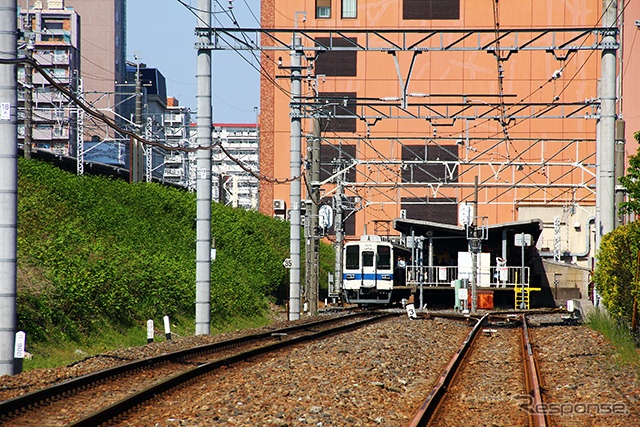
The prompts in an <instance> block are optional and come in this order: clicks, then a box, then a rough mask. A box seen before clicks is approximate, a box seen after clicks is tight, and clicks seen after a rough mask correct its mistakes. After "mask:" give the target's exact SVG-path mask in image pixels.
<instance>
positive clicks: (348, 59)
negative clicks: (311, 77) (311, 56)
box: [315, 37, 358, 77]
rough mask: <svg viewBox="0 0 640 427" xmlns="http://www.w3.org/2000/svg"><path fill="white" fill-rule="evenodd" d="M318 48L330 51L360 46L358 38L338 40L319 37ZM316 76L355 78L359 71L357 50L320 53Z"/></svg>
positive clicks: (317, 60) (316, 65)
mask: <svg viewBox="0 0 640 427" xmlns="http://www.w3.org/2000/svg"><path fill="white" fill-rule="evenodd" d="M315 41H316V46H319V47H323V48H327V49H329V48H330V47H331V46H333V47H351V48H355V47H357V46H358V40H357V39H356V38H346V37H345V38H338V37H335V38H333V39H330V38H329V37H318V38H317V39H316V40H315ZM315 67H316V74H324V75H325V76H341V77H355V76H356V74H357V70H358V52H357V51H355V50H352V51H345V50H327V51H325V52H323V51H320V52H319V53H318V58H317V59H316V64H315Z"/></svg>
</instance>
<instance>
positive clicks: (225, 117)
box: [127, 0, 260, 123]
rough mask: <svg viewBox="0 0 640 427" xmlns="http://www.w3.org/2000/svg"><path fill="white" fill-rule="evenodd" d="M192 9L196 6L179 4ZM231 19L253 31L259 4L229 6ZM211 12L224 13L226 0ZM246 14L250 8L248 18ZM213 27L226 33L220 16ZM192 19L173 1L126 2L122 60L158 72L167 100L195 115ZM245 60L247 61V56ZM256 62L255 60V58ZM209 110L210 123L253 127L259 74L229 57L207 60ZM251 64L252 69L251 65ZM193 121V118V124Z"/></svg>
mask: <svg viewBox="0 0 640 427" xmlns="http://www.w3.org/2000/svg"><path fill="white" fill-rule="evenodd" d="M183 2H184V3H185V4H187V5H190V6H193V7H196V6H197V3H198V2H197V0H183ZM232 3H233V9H232V10H233V13H234V15H235V16H236V18H237V21H238V24H239V25H240V26H241V27H243V28H256V27H258V22H257V21H256V18H257V19H260V1H259V0H233V2H232ZM212 4H213V6H212V7H213V8H214V9H215V11H218V12H220V11H221V10H222V7H224V8H225V10H226V11H227V12H228V9H227V7H228V5H229V0H212ZM249 8H251V12H253V15H255V18H254V16H253V15H252V14H251V12H250V10H249ZM215 17H216V19H217V21H218V24H217V25H218V26H220V27H232V26H233V24H232V23H231V21H230V19H229V17H228V15H227V14H226V13H217V14H216V15H215ZM195 24H196V17H195V15H194V14H193V13H191V12H190V11H189V10H188V9H187V8H186V7H185V6H183V5H182V4H180V2H178V0H128V1H127V60H129V61H134V52H138V54H139V57H140V62H143V63H145V64H147V66H148V67H154V68H158V69H159V70H160V72H161V73H162V74H163V75H164V77H165V78H166V80H167V96H173V97H176V98H178V100H179V101H180V105H183V106H186V107H189V108H191V110H192V111H194V112H195V110H196V77H195V76H196V50H195V49H194V47H193V46H194V43H195V35H194V28H195ZM248 56H249V57H250V58H252V57H251V55H248ZM258 57H259V56H258ZM212 63H213V66H212V75H213V80H212V92H213V93H212V104H213V121H214V122H215V123H255V120H256V113H255V110H254V107H258V106H259V100H260V87H259V74H258V72H257V71H256V70H255V69H254V68H252V67H251V65H250V64H248V63H247V61H245V60H243V59H242V58H240V56H239V55H238V54H237V53H235V52H233V51H231V52H223V51H214V52H213V55H212ZM253 64H254V65H255V66H256V67H257V66H258V63H257V61H256V60H255V59H253ZM193 120H194V121H195V116H194V118H193Z"/></svg>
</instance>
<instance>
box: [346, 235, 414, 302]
mask: <svg viewBox="0 0 640 427" xmlns="http://www.w3.org/2000/svg"><path fill="white" fill-rule="evenodd" d="M343 251H344V252H343V258H342V259H343V266H342V272H343V273H342V289H343V293H344V298H345V301H346V302H347V303H350V304H361V305H367V304H392V303H396V302H400V301H401V300H402V299H405V298H406V299H409V297H410V296H411V293H412V290H413V289H412V287H411V286H408V284H407V273H406V263H407V260H408V259H409V257H410V255H411V252H410V251H409V250H408V249H406V248H404V247H401V246H399V245H396V244H393V243H391V242H385V241H382V239H381V238H380V236H371V235H366V236H362V237H361V239H360V241H357V242H348V243H346V244H345V246H344V249H343Z"/></svg>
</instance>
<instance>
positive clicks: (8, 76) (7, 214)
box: [0, 1, 18, 375]
mask: <svg viewBox="0 0 640 427" xmlns="http://www.w3.org/2000/svg"><path fill="white" fill-rule="evenodd" d="M17 28H18V11H17V3H16V2H15V1H10V2H3V3H2V6H0V60H5V61H15V60H16V59H17V57H18V39H17ZM17 116H18V91H17V79H16V64H15V63H0V375H13V374H14V373H16V370H15V367H14V361H13V351H14V343H15V333H16V325H17V319H16V274H17V273H16V272H17V269H16V265H17V262H16V258H17V243H18V242H17V240H18V233H17V230H18V124H17V123H18V122H17Z"/></svg>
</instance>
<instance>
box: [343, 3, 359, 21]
mask: <svg viewBox="0 0 640 427" xmlns="http://www.w3.org/2000/svg"><path fill="white" fill-rule="evenodd" d="M357 16H358V2H357V0H342V17H343V18H356V17H357Z"/></svg>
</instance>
